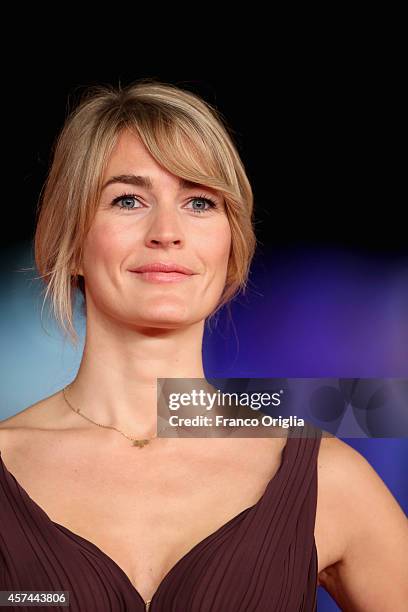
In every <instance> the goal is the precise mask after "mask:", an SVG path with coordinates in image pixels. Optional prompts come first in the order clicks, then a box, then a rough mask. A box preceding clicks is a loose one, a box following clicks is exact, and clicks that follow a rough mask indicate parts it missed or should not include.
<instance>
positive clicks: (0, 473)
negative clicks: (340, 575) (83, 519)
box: [0, 425, 322, 612]
mask: <svg viewBox="0 0 408 612" xmlns="http://www.w3.org/2000/svg"><path fill="white" fill-rule="evenodd" d="M301 430H302V428H301ZM294 431H296V433H294ZM302 431H303V432H306V431H308V432H309V433H307V435H306V436H305V435H303V437H302V434H301V433H300V432H299V428H298V427H296V428H295V427H293V428H290V430H289V431H288V438H287V440H286V444H285V447H284V449H283V451H282V463H281V465H280V467H279V469H278V471H277V472H276V474H275V475H274V477H273V478H272V479H271V480H270V481H269V483H268V485H267V486H266V488H265V491H264V493H263V494H262V497H261V498H260V499H259V500H258V502H257V503H256V504H254V505H253V506H250V507H248V508H246V509H245V510H243V511H242V512H240V513H239V514H238V515H236V516H235V517H233V518H232V519H231V520H229V521H228V522H227V523H225V524H224V525H222V526H221V527H220V528H219V529H217V530H216V531H215V532H213V533H212V534H210V535H209V536H207V537H206V538H205V539H204V540H202V541H201V542H199V543H198V544H197V545H195V546H194V547H193V548H192V549H191V550H190V551H189V552H188V553H186V554H185V555H184V556H183V557H182V558H181V559H180V560H179V561H178V562H177V563H176V564H175V565H174V566H173V568H172V569H171V570H170V571H169V572H168V573H167V574H166V576H165V577H164V579H163V580H162V582H161V583H160V585H159V587H158V589H157V590H156V592H155V594H154V595H153V598H152V599H151V600H150V602H149V603H145V602H144V600H143V598H142V597H141V595H140V594H139V593H138V591H137V590H136V589H135V587H134V586H133V584H132V583H131V581H130V579H129V578H128V577H127V575H126V574H125V572H124V570H122V569H121V568H120V567H119V565H118V564H117V563H116V562H115V561H113V559H111V558H110V557H109V556H108V555H107V554H105V553H104V552H103V551H102V550H101V549H100V548H98V547H97V546H96V545H95V544H92V543H91V542H90V541H88V540H86V539H85V538H83V537H81V536H79V535H77V534H76V533H73V532H72V531H70V530H69V529H67V528H66V527H64V526H63V525H60V524H58V523H55V522H54V521H52V520H51V519H50V518H49V517H48V515H47V514H46V513H45V512H44V510H43V509H42V508H41V507H40V506H39V505H38V504H37V503H36V502H34V500H32V499H31V498H30V497H29V495H28V494H27V492H26V491H25V490H24V489H23V488H22V486H21V485H20V484H19V483H18V482H17V480H16V479H15V477H14V476H13V475H12V474H11V473H10V472H9V471H8V470H7V468H6V466H5V465H4V462H3V460H2V458H1V453H0V590H31V591H39V590H48V591H57V590H60V591H61V590H64V591H69V597H70V605H69V607H61V606H54V607H51V608H50V607H44V606H40V607H32V606H31V607H13V608H11V609H15V610H17V609H18V610H34V609H36V610H58V611H60V612H62V611H64V610H65V611H66V612H123V611H125V610H126V611H132V612H146V610H149V612H314V611H315V610H316V599H317V550H316V544H315V539H314V527H315V516H316V502H317V455H318V450H319V445H320V441H321V436H322V430H320V429H318V428H314V427H311V426H309V425H306V426H305V428H304V429H303V430H302ZM299 436H300V437H299ZM310 436H312V437H310ZM96 518H97V517H93V519H96ZM135 545H136V544H135ZM5 609H6V608H5ZM8 609H10V608H8Z"/></svg>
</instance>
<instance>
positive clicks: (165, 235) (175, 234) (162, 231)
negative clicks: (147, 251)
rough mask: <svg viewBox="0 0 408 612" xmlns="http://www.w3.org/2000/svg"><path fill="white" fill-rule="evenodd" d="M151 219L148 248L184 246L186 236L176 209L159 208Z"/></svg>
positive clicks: (148, 231)
mask: <svg viewBox="0 0 408 612" xmlns="http://www.w3.org/2000/svg"><path fill="white" fill-rule="evenodd" d="M151 219H152V221H151V223H150V225H149V228H148V230H147V232H146V236H145V243H146V245H147V246H148V247H150V248H158V247H169V246H174V247H181V246H183V244H184V236H183V233H182V230H181V228H180V224H179V222H178V219H177V213H176V211H175V210H174V209H173V210H171V209H170V207H169V208H168V209H166V208H165V207H162V208H161V209H160V207H158V208H157V209H156V211H155V212H154V214H153V215H152V217H151Z"/></svg>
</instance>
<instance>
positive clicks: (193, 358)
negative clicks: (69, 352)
mask: <svg viewBox="0 0 408 612" xmlns="http://www.w3.org/2000/svg"><path fill="white" fill-rule="evenodd" d="M92 321H93V322H92V323H91V322H89V321H88V320H87V329H86V337H85V346H84V351H83V355H82V359H81V364H80V367H79V370H78V373H77V376H76V377H75V379H74V380H73V382H72V383H71V385H70V387H69V390H68V392H67V397H68V398H69V401H70V403H71V404H72V405H73V407H74V408H79V409H80V410H81V412H82V413H83V414H85V415H86V416H87V417H89V418H90V419H92V420H93V421H96V422H97V423H101V424H103V425H107V426H110V427H116V428H117V429H119V430H120V431H122V432H124V433H126V434H128V435H130V436H134V437H137V438H151V437H153V436H154V435H155V434H156V428H157V397H158V395H157V393H158V379H159V378H201V379H202V378H205V374H204V369H203V363H202V337H203V331H204V321H199V322H198V323H196V324H193V325H189V326H188V327H186V328H179V329H166V328H162V329H158V328H152V327H147V328H143V329H140V328H139V329H138V328H135V329H129V328H126V329H124V328H121V329H120V330H119V331H118V330H117V328H116V329H115V333H113V332H112V329H109V328H107V325H106V322H104V325H98V324H97V322H95V320H94V319H93V320H92ZM67 409H68V410H69V408H68V406H67ZM89 426H90V427H92V424H91V423H90V424H89Z"/></svg>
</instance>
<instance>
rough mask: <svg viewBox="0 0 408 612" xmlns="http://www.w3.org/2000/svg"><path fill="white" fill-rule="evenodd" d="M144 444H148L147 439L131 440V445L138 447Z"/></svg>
mask: <svg viewBox="0 0 408 612" xmlns="http://www.w3.org/2000/svg"><path fill="white" fill-rule="evenodd" d="M146 444H149V440H133V442H132V446H138V447H139V448H143V446H145V445H146Z"/></svg>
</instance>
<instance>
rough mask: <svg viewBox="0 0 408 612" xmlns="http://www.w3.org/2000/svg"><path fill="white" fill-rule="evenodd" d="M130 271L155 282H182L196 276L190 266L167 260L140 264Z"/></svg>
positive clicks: (143, 278) (145, 279)
mask: <svg viewBox="0 0 408 612" xmlns="http://www.w3.org/2000/svg"><path fill="white" fill-rule="evenodd" d="M130 272H132V274H135V275H136V276H138V277H139V278H140V279H142V280H144V281H149V282H154V283H174V282H180V281H184V280H187V279H189V278H192V277H193V276H195V273H194V272H193V271H192V270H190V268H186V267H185V266H181V265H179V264H175V263H167V262H166V263H165V262H156V263H151V264H147V265H144V266H139V268H136V269H135V270H130Z"/></svg>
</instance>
